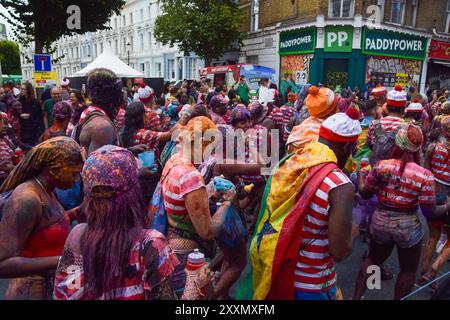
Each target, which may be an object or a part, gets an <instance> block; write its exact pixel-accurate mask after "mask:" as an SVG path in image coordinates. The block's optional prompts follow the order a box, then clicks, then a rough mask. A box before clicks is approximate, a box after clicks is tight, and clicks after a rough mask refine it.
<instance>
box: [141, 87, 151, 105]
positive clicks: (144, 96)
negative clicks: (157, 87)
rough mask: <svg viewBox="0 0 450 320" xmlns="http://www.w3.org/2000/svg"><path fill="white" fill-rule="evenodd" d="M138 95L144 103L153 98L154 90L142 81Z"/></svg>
mask: <svg viewBox="0 0 450 320" xmlns="http://www.w3.org/2000/svg"><path fill="white" fill-rule="evenodd" d="M138 96H139V100H141V102H143V103H146V102H151V101H152V100H153V90H152V88H150V87H149V86H147V85H146V84H145V83H141V87H140V88H139V90H138Z"/></svg>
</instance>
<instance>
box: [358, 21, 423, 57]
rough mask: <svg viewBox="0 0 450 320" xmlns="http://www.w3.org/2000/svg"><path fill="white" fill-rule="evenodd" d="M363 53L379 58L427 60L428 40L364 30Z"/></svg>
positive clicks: (390, 32)
mask: <svg viewBox="0 0 450 320" xmlns="http://www.w3.org/2000/svg"><path fill="white" fill-rule="evenodd" d="M362 41H363V43H362V53H363V54H371V55H378V56H386V57H394V58H404V59H416V60H425V57H426V55H427V39H426V38H424V37H417V36H412V35H408V34H404V33H398V32H392V31H385V30H376V29H368V28H365V29H364V34H363V40H362Z"/></svg>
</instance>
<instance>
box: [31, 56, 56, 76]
mask: <svg viewBox="0 0 450 320" xmlns="http://www.w3.org/2000/svg"><path fill="white" fill-rule="evenodd" d="M50 71H52V56H51V55H49V54H35V55H34V72H50Z"/></svg>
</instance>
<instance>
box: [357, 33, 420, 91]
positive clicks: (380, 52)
mask: <svg viewBox="0 0 450 320" xmlns="http://www.w3.org/2000/svg"><path fill="white" fill-rule="evenodd" d="M427 44H428V39H427V38H425V37H420V36H415V35H411V34H405V33H399V32H393V31H386V30H379V29H370V28H364V31H363V36H362V46H361V52H362V54H363V55H365V56H366V68H365V70H366V77H365V82H366V85H367V86H370V87H374V86H376V85H377V84H380V85H382V86H385V87H387V88H388V89H392V88H393V87H395V85H397V84H398V85H401V86H403V87H414V88H418V89H419V90H420V89H421V74H422V68H423V62H424V60H425V57H426V55H427Z"/></svg>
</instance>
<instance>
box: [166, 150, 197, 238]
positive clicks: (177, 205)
mask: <svg viewBox="0 0 450 320" xmlns="http://www.w3.org/2000/svg"><path fill="white" fill-rule="evenodd" d="M162 176H163V177H164V176H166V177H165V179H164V180H163V181H162V188H163V197H164V206H165V208H166V211H167V216H168V221H169V225H171V226H173V227H177V228H179V229H182V230H186V231H193V232H195V229H194V228H193V226H192V223H191V221H190V219H189V216H188V212H187V209H186V203H185V201H184V196H185V195H187V194H188V193H191V192H193V191H195V190H198V189H200V188H203V187H205V180H204V179H203V176H202V174H201V173H200V171H198V170H197V169H196V168H195V167H194V165H193V164H192V163H191V161H189V160H188V159H185V158H184V157H183V156H182V155H181V154H180V153H176V154H174V155H173V156H172V157H171V158H170V159H169V161H167V163H166V165H165V166H164V170H163V172H162Z"/></svg>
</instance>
